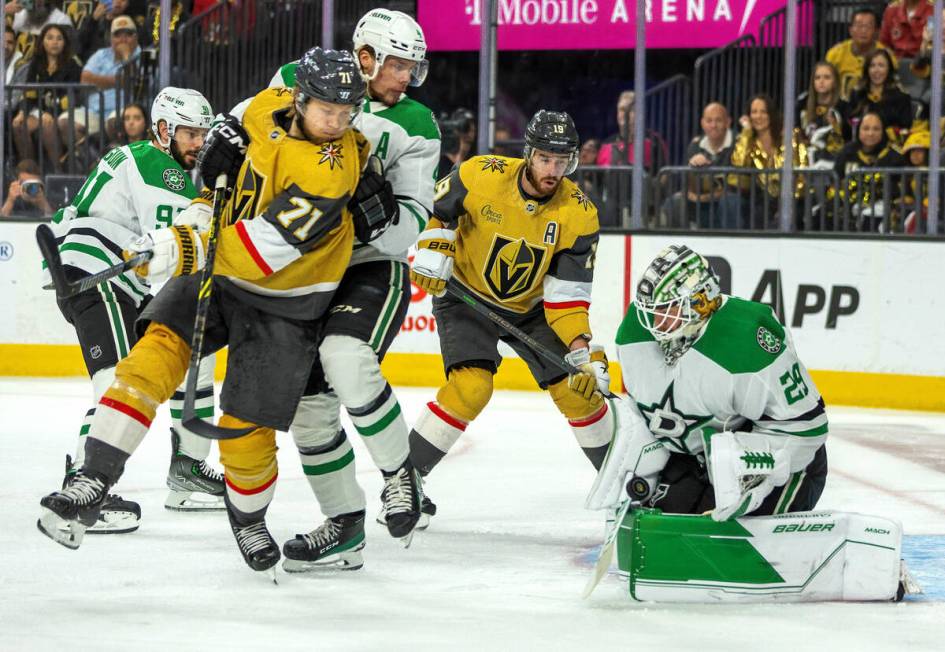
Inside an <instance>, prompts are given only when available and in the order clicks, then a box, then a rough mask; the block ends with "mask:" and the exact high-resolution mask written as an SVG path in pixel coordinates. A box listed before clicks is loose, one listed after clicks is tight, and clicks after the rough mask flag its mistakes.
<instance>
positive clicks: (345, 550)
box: [282, 511, 364, 573]
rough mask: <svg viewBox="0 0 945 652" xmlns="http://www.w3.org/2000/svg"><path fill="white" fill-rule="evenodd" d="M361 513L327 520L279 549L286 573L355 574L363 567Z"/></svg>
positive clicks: (362, 524)
mask: <svg viewBox="0 0 945 652" xmlns="http://www.w3.org/2000/svg"><path fill="white" fill-rule="evenodd" d="M363 549H364V512H363V511H361V512H353V513H351V514H341V515H339V516H333V517H332V518H329V519H326V520H325V522H324V523H322V524H321V525H319V526H318V527H317V528H315V529H314V530H312V531H311V532H309V533H308V534H296V535H295V538H294V539H290V540H289V541H286V542H285V544H283V546H282V552H283V554H285V557H286V559H285V561H284V562H282V568H283V570H285V571H286V572H288V573H305V572H308V571H318V570H358V569H359V568H361V566H363V565H364V558H363V557H362V556H361V550H363Z"/></svg>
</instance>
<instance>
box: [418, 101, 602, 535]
mask: <svg viewBox="0 0 945 652" xmlns="http://www.w3.org/2000/svg"><path fill="white" fill-rule="evenodd" d="M525 143H526V147H525V158H524V159H516V158H506V157H502V156H478V157H475V158H472V159H470V160H468V161H466V162H465V163H463V164H462V165H461V166H460V167H459V168H458V169H456V170H454V171H453V172H452V173H451V174H450V175H449V176H447V177H445V178H444V179H442V180H441V181H440V182H439V184H437V194H436V203H435V206H434V211H433V213H434V218H433V219H432V220H431V221H430V225H429V226H428V227H427V229H426V230H425V231H424V232H423V233H422V234H421V235H420V238H419V239H418V241H417V248H418V252H417V255H416V257H415V259H414V263H413V268H412V270H411V273H410V278H411V280H412V281H413V282H414V283H416V284H417V285H418V286H420V287H421V288H423V289H424V290H426V291H427V292H430V293H431V294H433V295H434V296H436V297H437V298H435V299H434V301H433V314H434V315H435V317H436V321H437V329H438V331H439V336H440V349H441V352H442V355H443V366H444V369H445V371H446V374H447V382H446V385H444V386H443V387H442V388H440V390H439V393H438V394H437V396H436V400H435V401H432V402H430V403H428V404H427V408H426V410H424V412H423V413H422V414H421V416H420V418H419V419H418V420H417V422H416V425H415V426H414V429H413V430H412V431H411V433H410V459H411V461H412V463H413V465H414V467H415V468H417V469H418V470H420V472H421V473H422V474H423V475H426V474H428V473H429V472H430V471H431V470H432V469H433V467H434V466H435V465H436V464H437V463H438V462H439V461H440V459H442V458H443V456H444V455H446V453H447V451H449V449H450V447H451V446H452V445H453V444H454V443H456V440H457V439H458V438H459V436H460V435H461V434H462V432H463V431H464V430H465V429H466V426H467V425H468V424H469V423H470V422H471V421H472V420H473V419H475V418H476V416H477V415H478V414H479V413H480V412H481V411H482V410H483V408H485V406H486V404H487V403H488V402H489V398H490V397H491V395H492V379H493V375H494V374H495V373H496V370H497V368H498V366H499V364H500V363H501V361H502V359H501V357H500V356H499V354H498V350H497V348H496V346H497V343H498V341H499V340H502V341H504V342H506V343H508V344H509V345H510V346H511V347H512V348H513V349H514V350H515V351H516V353H518V355H519V356H521V357H522V358H523V359H524V360H525V362H526V364H527V365H528V368H529V371H531V373H532V376H534V378H535V380H536V381H537V382H538V384H539V386H540V387H541V388H542V389H547V390H548V392H549V393H550V394H551V398H552V399H553V400H554V402H555V405H556V406H557V408H558V410H560V411H561V413H562V414H563V415H564V416H565V418H567V419H568V423H569V424H570V425H571V428H572V430H573V432H574V435H575V437H576V438H577V441H578V444H579V445H580V446H581V448H582V449H583V450H584V452H585V454H586V455H587V457H588V458H589V459H590V460H591V463H592V464H594V466H595V468H596V467H599V466H600V464H601V462H602V461H603V458H604V456H605V455H606V452H607V446H608V444H609V442H610V438H611V434H612V430H613V415H611V414H610V413H609V411H608V407H607V404H606V403H605V402H604V400H603V397H602V396H601V393H600V391H598V390H599V389H602V390H606V389H607V386H608V385H609V383H610V379H609V376H608V375H607V362H606V358H605V356H604V354H603V349H602V348H600V347H592V346H591V345H590V342H591V329H590V323H589V320H588V309H589V307H590V300H591V282H592V280H593V275H594V256H595V253H596V250H597V240H598V230H599V227H598V221H597V209H596V208H595V207H594V205H593V204H592V203H591V202H590V200H588V198H587V196H586V195H585V194H584V193H583V192H582V191H581V190H580V188H578V187H577V186H576V185H575V184H574V183H573V182H572V181H571V180H569V179H566V178H565V175H566V174H570V173H571V172H573V171H574V168H575V166H576V163H577V155H578V135H577V130H576V129H575V127H574V123H573V121H572V120H571V117H570V116H569V115H568V114H567V113H559V112H553V111H544V110H543V111H539V112H538V113H536V114H535V115H534V117H532V119H531V120H530V121H529V124H528V127H527V130H526V134H525ZM451 277H452V278H454V279H455V281H456V282H458V283H459V284H460V285H461V286H462V287H463V288H464V289H465V290H466V291H468V292H471V293H472V294H473V295H474V296H475V297H477V298H478V299H479V300H480V301H481V302H483V303H485V304H486V305H488V306H489V307H490V308H491V309H493V310H495V311H496V312H498V313H499V314H501V315H502V316H503V317H505V318H506V319H508V320H509V321H511V322H512V323H513V324H515V325H516V326H518V327H519V328H520V329H522V330H524V331H525V332H527V333H528V334H529V335H531V337H533V338H534V339H535V340H537V341H538V342H540V343H541V344H543V345H544V346H545V347H547V348H549V349H550V350H552V351H554V352H557V353H560V354H561V356H562V357H565V358H567V359H568V361H569V362H571V363H572V364H573V365H574V366H576V367H578V368H580V369H581V370H582V373H580V374H575V375H574V376H572V377H570V378H568V377H567V376H566V375H564V374H562V373H561V372H560V371H559V370H558V369H557V368H555V367H552V366H550V365H549V364H547V363H546V362H545V361H544V360H542V359H541V358H540V357H538V356H537V355H535V354H534V353H533V352H531V351H530V350H529V349H528V348H527V347H525V346H524V345H523V344H521V343H519V342H518V341H517V340H515V339H513V338H511V337H509V336H508V335H507V334H506V333H503V332H501V331H500V329H499V327H498V326H496V325H495V324H494V323H493V322H491V321H489V320H488V319H486V318H484V317H482V316H481V315H479V314H478V313H476V312H475V311H474V310H472V309H471V308H470V307H469V306H467V305H466V304H464V303H462V302H461V301H459V300H458V299H456V298H454V297H452V296H449V295H445V288H446V283H447V281H448V280H449V279H450V278H451ZM423 511H424V513H425V514H426V515H427V517H429V515H431V514H432V513H433V512H434V511H435V509H434V508H433V507H432V505H431V504H430V502H429V500H427V501H426V504H425V505H424V509H423Z"/></svg>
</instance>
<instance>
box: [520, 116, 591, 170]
mask: <svg viewBox="0 0 945 652" xmlns="http://www.w3.org/2000/svg"><path fill="white" fill-rule="evenodd" d="M579 147H580V140H579V139H578V132H577V127H575V126H574V120H572V119H571V116H570V115H568V114H567V113H565V112H564V111H546V110H545V109H542V110H541V111H539V112H538V113H536V114H535V115H533V116H532V119H531V120H529V121H528V126H526V127H525V160H526V161H530V160H531V158H532V153H533V152H534V151H535V150H536V149H540V150H542V151H545V152H551V153H552V154H566V155H568V156H569V157H570V158H569V159H568V165H567V168H565V171H564V174H565V176H567V175H569V174H571V173H572V172H574V170H575V169H576V168H577V164H578V148H579Z"/></svg>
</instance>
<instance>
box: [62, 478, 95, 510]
mask: <svg viewBox="0 0 945 652" xmlns="http://www.w3.org/2000/svg"><path fill="white" fill-rule="evenodd" d="M104 490H105V483H104V482H102V481H101V480H99V479H97V478H90V477H89V476H87V475H84V474H83V473H82V472H79V473H77V474H76V476H75V477H74V478H72V482H70V483H69V486H68V487H66V488H65V489H63V490H62V493H63V494H65V495H66V496H68V497H69V498H70V499H71V500H72V501H73V502H75V503H76V504H78V505H89V504H91V503H93V502H95V500H96V499H97V498H98V497H99V496H100V495H101V494H102V492H103V491H104Z"/></svg>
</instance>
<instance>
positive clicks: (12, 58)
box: [3, 25, 23, 84]
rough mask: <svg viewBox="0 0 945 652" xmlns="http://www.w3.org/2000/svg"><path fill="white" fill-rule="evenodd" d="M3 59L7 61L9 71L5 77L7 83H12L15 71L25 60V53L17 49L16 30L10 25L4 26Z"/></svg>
mask: <svg viewBox="0 0 945 652" xmlns="http://www.w3.org/2000/svg"><path fill="white" fill-rule="evenodd" d="M3 60H4V61H6V62H7V73H6V77H4V79H5V81H6V83H7V84H10V83H12V82H13V73H14V72H16V69H17V68H19V67H20V63H21V62H22V60H23V53H22V52H20V51H19V50H17V49H16V32H14V31H13V28H12V27H10V26H9V25H5V26H4V32H3Z"/></svg>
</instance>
